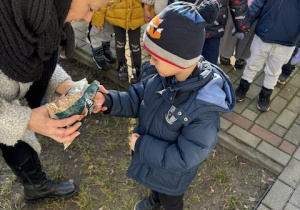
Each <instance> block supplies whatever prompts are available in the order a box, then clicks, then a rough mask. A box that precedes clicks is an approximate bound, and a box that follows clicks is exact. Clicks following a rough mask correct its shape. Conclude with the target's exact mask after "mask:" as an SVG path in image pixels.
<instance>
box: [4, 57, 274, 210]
mask: <svg viewBox="0 0 300 210" xmlns="http://www.w3.org/2000/svg"><path fill="white" fill-rule="evenodd" d="M59 63H60V64H61V65H62V66H63V67H64V69H65V70H66V71H67V72H68V73H70V74H71V75H72V77H73V79H74V80H80V79H82V78H87V79H88V81H89V82H92V81H93V80H95V79H96V80H98V81H100V82H101V84H103V85H104V86H105V87H106V88H107V89H117V90H122V91H125V89H124V88H122V87H120V86H118V84H116V83H113V82H112V81H110V80H109V79H107V78H105V76H104V75H103V74H101V73H100V71H99V70H95V69H92V68H90V67H87V66H85V65H83V64H81V63H78V62H77V61H76V60H73V59H70V60H61V61H60V62H59ZM135 124H136V120H135V119H126V118H117V117H108V116H105V115H103V114H102V113H99V114H96V115H93V116H91V118H90V119H88V120H87V121H86V123H85V124H84V126H83V128H82V129H81V135H80V136H79V137H78V138H77V139H75V140H74V142H73V143H72V144H71V145H70V147H69V148H68V149H67V150H63V145H62V144H59V143H57V142H55V141H53V140H51V139H49V138H46V137H42V136H38V137H39V139H40V141H41V144H42V148H43V150H42V154H41V162H42V165H43V169H44V171H45V172H46V173H47V176H48V177H49V178H51V179H59V180H71V181H74V182H75V183H76V184H78V185H79V187H80V190H79V193H78V195H77V196H75V197H74V198H71V199H68V200H59V201H53V200H49V199H46V200H44V201H42V202H39V203H35V204H25V203H24V201H23V194H22V186H21V185H20V184H19V182H18V180H17V179H16V177H15V176H14V175H13V174H12V173H11V171H10V170H9V168H8V167H7V166H6V164H5V163H4V162H3V160H2V162H1V161H0V182H1V183H0V209H24V210H29V209H30V210H32V209H41V210H45V209H70V210H75V209H84V210H85V209H87V210H89V209H91V210H108V209H110V210H129V209H133V206H134V204H135V203H136V202H137V201H138V200H139V199H141V198H143V197H145V196H147V195H149V193H150V191H149V190H148V189H146V188H145V187H143V186H141V185H140V184H139V183H137V182H135V181H133V180H131V179H129V178H127V177H126V169H127V167H128V165H129V163H130V158H131V157H130V149H129V146H128V136H129V134H130V132H131V131H132V129H133V127H134V125H135ZM275 179H276V175H275V174H273V173H271V172H270V171H268V170H267V169H265V168H263V167H261V166H259V165H257V164H255V163H253V162H251V161H249V160H247V159H244V158H242V157H240V156H238V155H236V154H235V153H234V152H232V151H228V150H227V149H225V148H223V147H221V146H220V145H218V146H217V147H216V148H215V150H214V151H213V153H212V154H211V155H210V156H209V158H208V159H207V160H205V161H204V163H203V164H202V165H201V167H200V169H199V172H198V174H197V176H196V177H195V179H194V181H193V183H192V185H191V186H190V188H189V189H188V191H187V192H186V195H185V197H184V202H185V206H184V209H187V210H199V209H200V210H219V209H220V210H221V209H253V208H254V207H255V206H256V205H257V204H258V203H259V201H260V199H261V198H262V196H263V195H264V193H265V192H266V190H267V189H268V187H270V186H271V185H272V184H273V182H274V180H275Z"/></svg>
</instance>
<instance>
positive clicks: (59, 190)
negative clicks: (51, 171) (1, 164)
mask: <svg viewBox="0 0 300 210" xmlns="http://www.w3.org/2000/svg"><path fill="white" fill-rule="evenodd" d="M8 165H9V167H10V168H11V169H12V171H13V172H14V174H15V175H16V176H17V177H18V178H19V179H20V181H21V183H22V185H23V186H24V199H25V202H29V203H33V202H36V201H39V200H42V199H44V198H52V199H60V198H70V197H72V196H74V195H76V193H77V191H78V188H77V186H76V185H75V184H73V183H71V182H58V181H52V180H49V179H47V178H46V174H45V173H44V172H43V171H42V168H41V163H40V160H39V157H38V155H37V153H36V152H33V153H32V154H31V155H30V156H28V158H27V159H26V160H25V161H24V162H23V163H22V164H21V165H19V166H12V165H10V164H8Z"/></svg>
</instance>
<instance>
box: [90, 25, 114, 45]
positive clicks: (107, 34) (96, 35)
mask: <svg viewBox="0 0 300 210" xmlns="http://www.w3.org/2000/svg"><path fill="white" fill-rule="evenodd" d="M113 33H114V29H113V26H112V25H111V24H110V23H109V22H107V21H104V25H103V30H102V31H101V32H99V31H98V30H97V28H96V27H95V26H92V28H91V32H90V37H91V45H92V48H94V49H95V48H99V47H101V46H102V42H110V41H111V35H112V34H113Z"/></svg>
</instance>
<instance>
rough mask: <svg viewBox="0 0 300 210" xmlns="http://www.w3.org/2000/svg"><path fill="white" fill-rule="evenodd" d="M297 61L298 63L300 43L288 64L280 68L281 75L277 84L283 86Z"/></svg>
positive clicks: (299, 59)
mask: <svg viewBox="0 0 300 210" xmlns="http://www.w3.org/2000/svg"><path fill="white" fill-rule="evenodd" d="M299 61H300V41H299V42H298V44H297V45H296V48H295V50H294V52H293V54H292V57H291V59H290V60H289V62H287V63H286V64H284V65H283V66H282V67H281V74H280V75H279V78H278V81H277V83H279V84H282V85H284V84H285V82H286V80H287V79H288V78H289V76H290V75H291V74H292V72H293V71H294V70H295V65H296V63H298V62H299Z"/></svg>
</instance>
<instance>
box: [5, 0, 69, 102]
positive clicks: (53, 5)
mask: <svg viewBox="0 0 300 210" xmlns="http://www.w3.org/2000/svg"><path fill="white" fill-rule="evenodd" d="M71 2H72V0H26V1H24V0H2V1H1V4H0V69H1V70H2V72H3V73H4V74H6V75H7V76H8V77H9V78H11V79H13V80H16V81H18V82H23V83H27V82H33V85H32V86H31V88H30V90H29V92H28V93H27V95H26V98H27V100H28V103H29V105H30V107H32V108H33V107H37V106H39V103H40V101H41V99H42V97H43V95H44V93H45V91H46V88H47V86H48V83H49V80H50V78H51V75H52V74H53V72H54V69H55V66H56V63H57V50H58V46H59V45H60V44H61V43H64V45H65V46H64V47H65V51H66V56H67V57H70V56H71V54H72V52H73V50H74V34H73V29H72V27H71V25H70V24H69V23H65V19H66V16H67V14H68V12H69V10H70V6H71Z"/></svg>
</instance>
